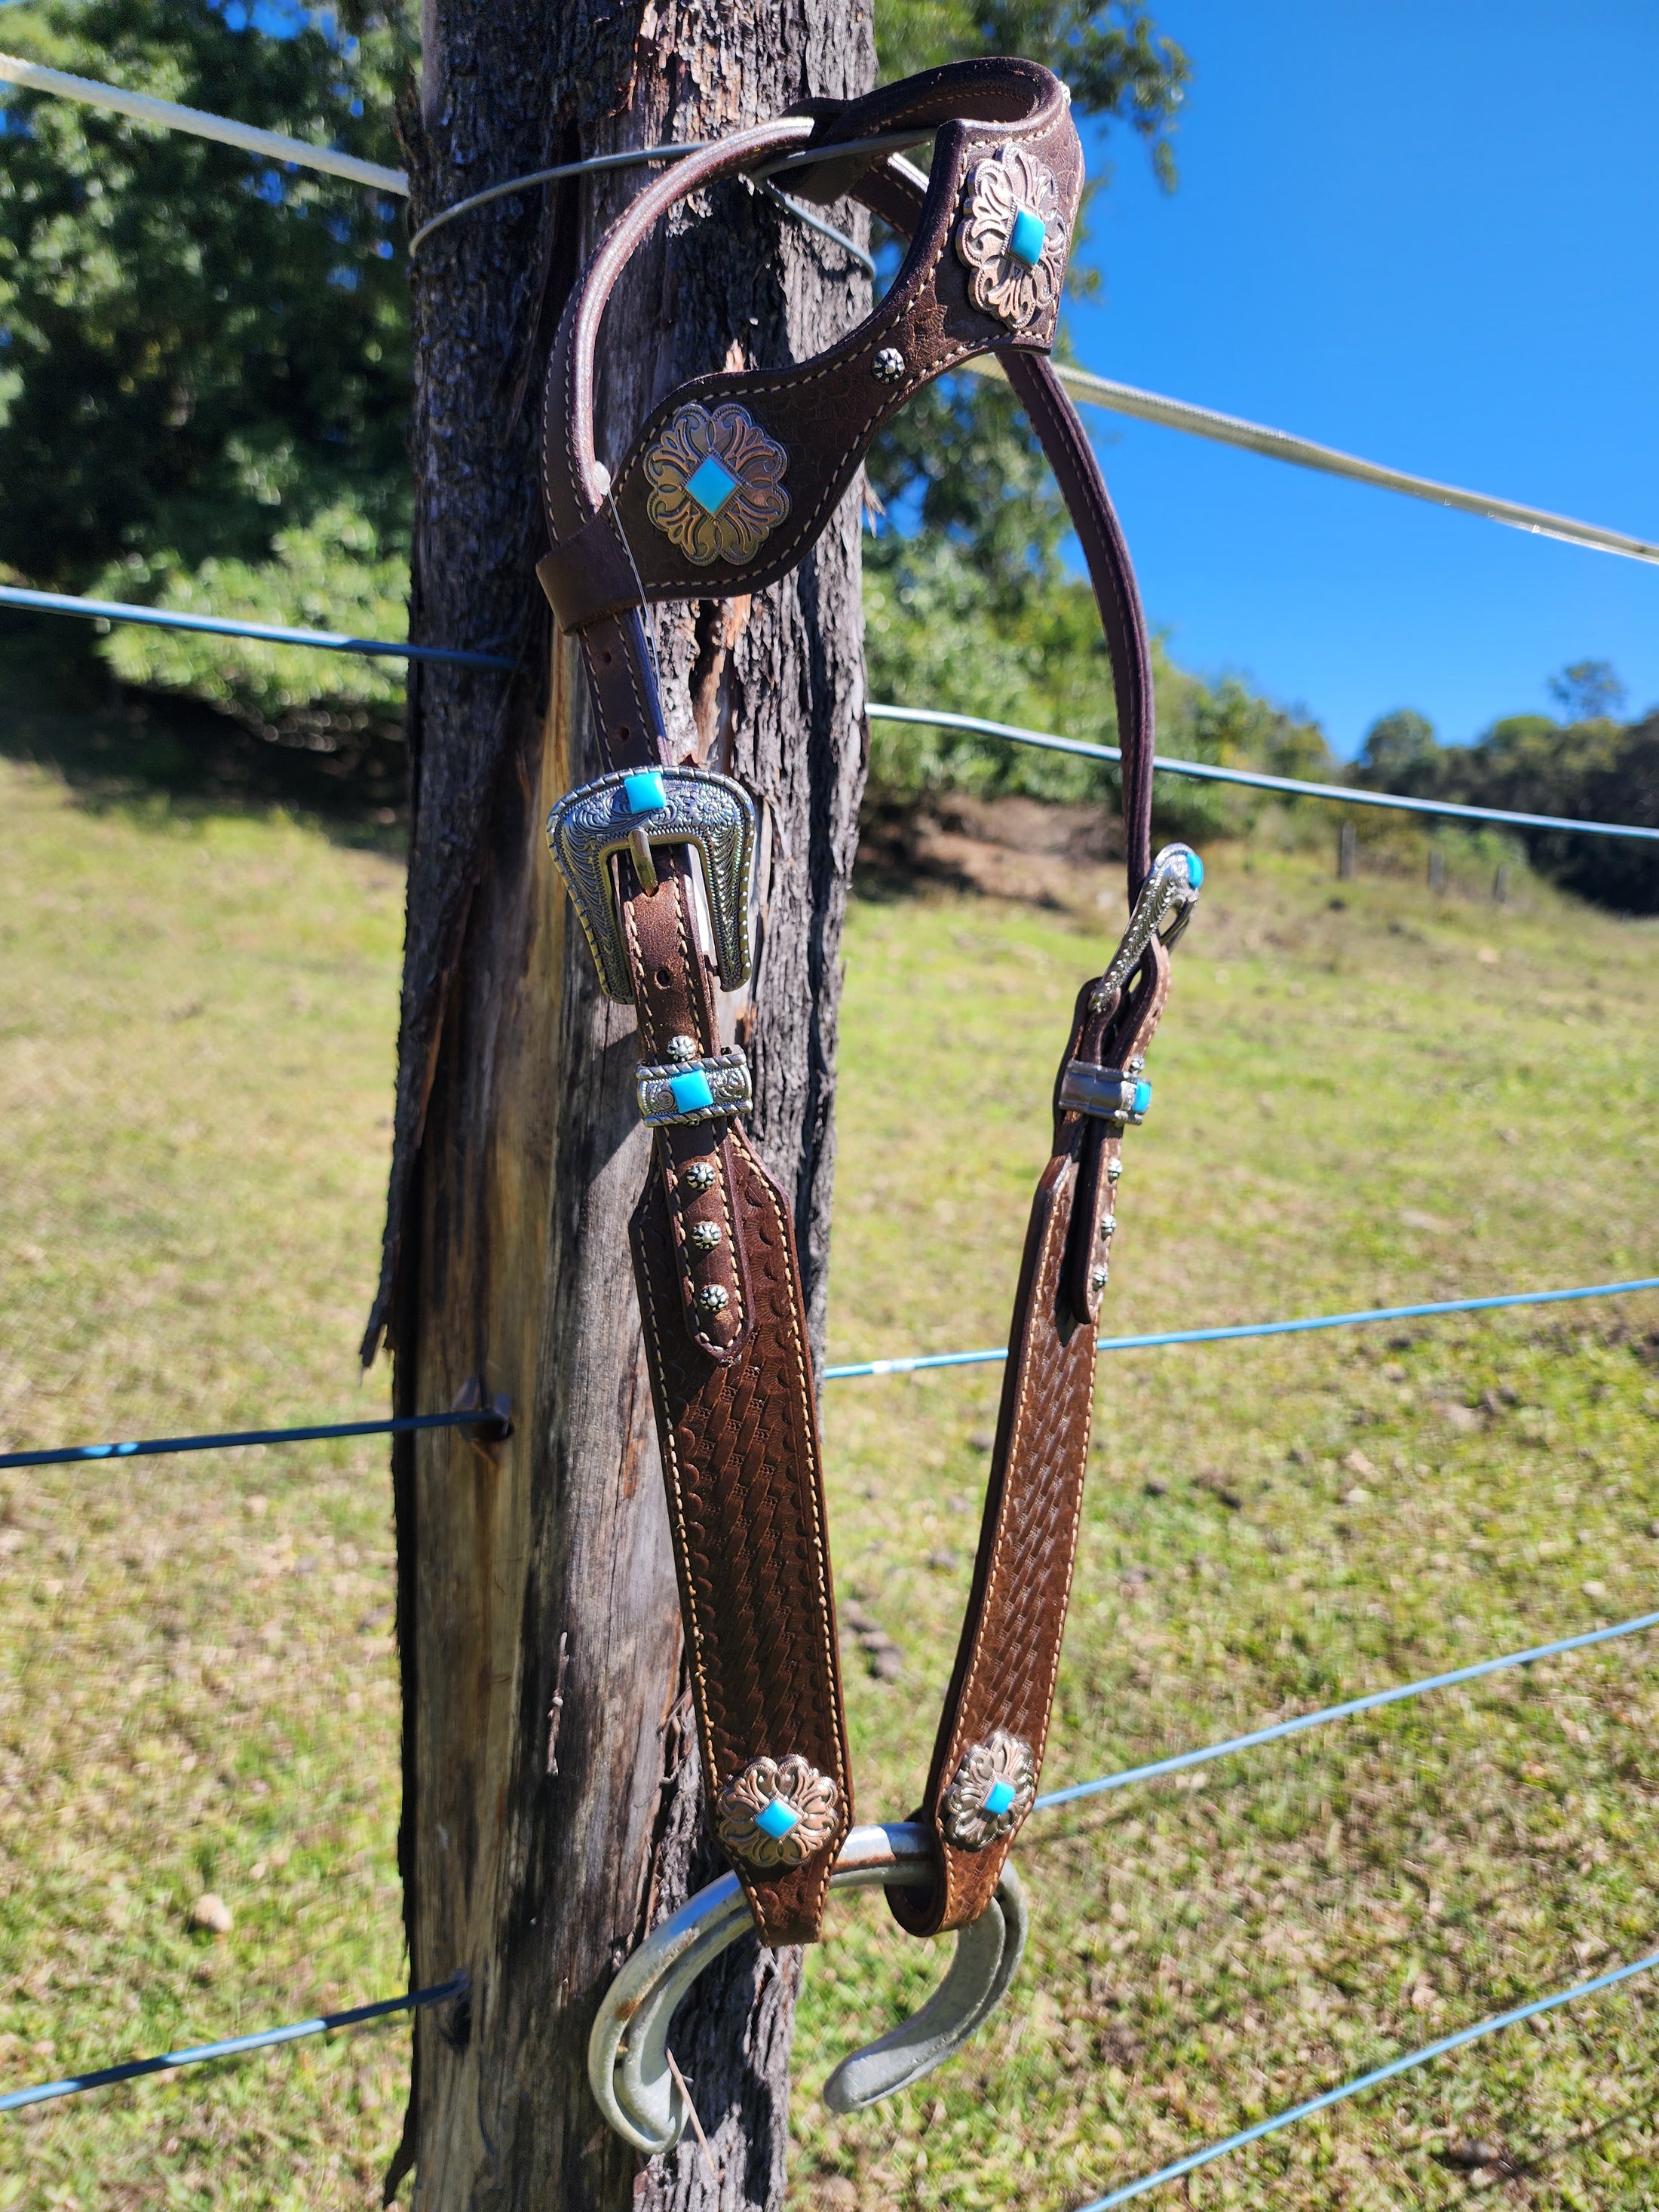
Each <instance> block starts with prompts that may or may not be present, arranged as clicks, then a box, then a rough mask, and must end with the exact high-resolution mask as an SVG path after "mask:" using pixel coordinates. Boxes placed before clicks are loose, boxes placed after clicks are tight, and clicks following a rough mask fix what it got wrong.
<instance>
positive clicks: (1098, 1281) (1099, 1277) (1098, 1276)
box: [1089, 1267, 1112, 1291]
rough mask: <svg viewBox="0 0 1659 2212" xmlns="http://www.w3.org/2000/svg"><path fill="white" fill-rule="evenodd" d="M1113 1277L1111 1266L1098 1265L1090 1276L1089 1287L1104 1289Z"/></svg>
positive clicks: (1097, 1289)
mask: <svg viewBox="0 0 1659 2212" xmlns="http://www.w3.org/2000/svg"><path fill="white" fill-rule="evenodd" d="M1111 1279H1112V1271H1111V1269H1110V1268H1109V1267H1097V1268H1096V1269H1095V1271H1094V1273H1093V1274H1092V1275H1091V1276H1090V1278H1089V1288H1090V1289H1091V1291H1103V1290H1104V1289H1105V1287H1106V1285H1107V1284H1108V1283H1109V1282H1110V1281H1111Z"/></svg>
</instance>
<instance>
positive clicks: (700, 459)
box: [640, 399, 789, 568]
mask: <svg viewBox="0 0 1659 2212" xmlns="http://www.w3.org/2000/svg"><path fill="white" fill-rule="evenodd" d="M640 466H641V473H642V474H643V476H644V477H645V481H646V483H647V484H648V485H649V487H650V489H649V491H648V493H647V496H646V502H645V511H646V513H647V515H648V516H649V518H650V520H652V522H653V523H654V524H655V526H656V527H657V528H658V529H659V530H660V531H661V532H662V534H663V536H664V537H665V538H667V540H668V541H669V543H670V544H671V545H672V546H673V547H674V548H675V549H676V550H677V551H678V552H681V553H683V554H684V556H685V557H686V559H687V560H688V561H692V562H696V564H697V566H698V567H699V568H707V567H708V565H709V564H710V563H711V562H715V561H731V562H745V561H752V560H753V559H754V557H755V556H756V554H757V552H758V551H759V550H760V549H761V547H762V545H763V544H764V543H765V541H766V540H767V538H769V537H770V536H771V534H772V532H774V531H775V529H776V528H777V526H778V525H779V523H781V521H782V520H783V519H784V517H785V515H787V513H788V512H789V495H788V493H787V491H785V489H783V478H784V476H785V473H786V471H787V469H788V466H789V456H788V454H787V453H786V452H785V451H784V449H783V447H781V445H780V444H779V443H778V441H777V440H776V439H775V438H770V437H769V436H768V435H767V434H766V432H765V431H764V430H763V429H762V428H761V427H760V424H759V423H758V422H756V420H755V418H754V416H752V415H750V412H749V410H748V409H747V408H746V407H739V406H738V404H737V402H736V400H734V399H727V400H724V401H722V402H721V404H720V405H719V406H718V407H715V408H713V409H710V408H707V407H700V406H699V405H698V404H697V403H696V400H695V399H688V400H687V401H686V403H685V404H684V406H683V407H677V408H676V409H675V410H674V413H673V416H672V418H671V420H670V422H669V423H668V426H667V428H665V430H663V431H662V432H661V433H660V435H659V436H658V437H657V438H655V439H654V440H653V442H652V444H651V446H650V447H649V449H648V450H647V453H646V455H645V459H643V461H642V462H641V465H640Z"/></svg>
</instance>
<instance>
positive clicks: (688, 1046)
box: [668, 1036, 697, 1060]
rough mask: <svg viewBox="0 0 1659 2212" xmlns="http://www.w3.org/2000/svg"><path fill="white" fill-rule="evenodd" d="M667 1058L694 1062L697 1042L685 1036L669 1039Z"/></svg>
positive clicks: (694, 1038)
mask: <svg viewBox="0 0 1659 2212" xmlns="http://www.w3.org/2000/svg"><path fill="white" fill-rule="evenodd" d="M668 1057H669V1058H670V1060H695V1059H696V1057H697V1040H696V1037H694V1036H671V1037H670V1038H669V1040H668Z"/></svg>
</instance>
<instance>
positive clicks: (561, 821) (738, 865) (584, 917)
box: [547, 768, 755, 1006]
mask: <svg viewBox="0 0 1659 2212" xmlns="http://www.w3.org/2000/svg"><path fill="white" fill-rule="evenodd" d="M650 775H653V776H655V777H657V778H658V779H659V781H660V786H661V790H662V794H663V804H662V805H660V806H657V807H652V808H648V809H646V810H644V811H635V809H634V808H633V807H632V806H631V805H629V793H628V790H627V788H626V787H627V785H628V784H629V781H630V778H629V774H628V773H627V772H626V771H624V770H620V769H619V770H618V771H617V773H615V774H614V775H602V776H599V777H598V778H596V780H595V781H593V782H592V783H584V784H582V785H580V786H579V787H578V788H577V789H576V790H574V791H570V792H567V793H565V795H564V797H563V798H562V799H561V800H560V801H559V803H558V805H556V807H555V808H554V809H553V811H552V812H551V813H550V815H549V816H548V817H547V842H548V843H549V844H550V846H551V847H552V848H553V858H554V860H556V862H557V863H558V869H559V873H560V874H561V875H562V877H563V878H564V881H565V888H566V889H567V890H568V892H569V893H570V897H571V902H572V903H573V904H574V907H575V909H576V912H577V914H578V915H579V916H580V920H581V925H582V931H583V933H584V935H585V936H586V939H587V942H588V946H589V948H590V950H591V951H592V955H593V964H594V966H595V967H596V968H597V969H599V983H600V987H601V988H602V989H603V990H604V992H605V996H606V997H607V998H610V999H617V1000H620V1001H621V1002H622V1003H623V1005H624V1006H628V1005H631V1003H632V1001H633V997H634V978H633V975H632V974H631V973H630V971H629V964H628V948H627V946H626V945H624V944H623V937H622V930H621V927H620V925H619V924H618V922H617V902H616V900H615V899H614V897H613V896H611V867H610V860H611V854H613V853H630V854H633V856H634V859H635V866H639V864H640V861H641V859H643V860H644V861H645V863H646V867H647V868H648V867H649V865H650V852H651V848H653V847H654V846H658V845H695V846H696V848H697V852H698V854H699V856H700V858H701V859H702V880H703V887H704V889H705V890H706V891H707V892H708V911H709V919H710V921H711V922H712V923H713V925H714V957H715V958H716V960H717V961H718V962H719V963H720V981H721V982H722V983H724V984H725V986H726V989H727V990H728V991H733V990H736V988H737V987H738V984H740V983H744V982H746V981H748V979H749V966H750V950H749V879H750V874H751V873H752V872H753V868H754V863H755V803H754V801H753V800H752V799H750V796H749V793H747V792H746V791H745V790H744V787H743V786H742V785H741V784H740V783H734V782H733V781H732V779H731V777H730V776H726V775H715V774H714V772H713V771H712V770H711V769H690V768H663V769H653V770H651V771H650ZM646 780H648V779H642V778H641V776H639V775H635V776H634V777H633V778H632V781H634V782H635V784H636V785H637V784H639V783H640V782H641V781H646ZM644 877H645V869H644V868H641V878H642V879H643V878H644ZM654 880H655V878H654V876H653V877H652V878H650V881H649V882H648V883H647V888H650V887H651V884H653V883H654Z"/></svg>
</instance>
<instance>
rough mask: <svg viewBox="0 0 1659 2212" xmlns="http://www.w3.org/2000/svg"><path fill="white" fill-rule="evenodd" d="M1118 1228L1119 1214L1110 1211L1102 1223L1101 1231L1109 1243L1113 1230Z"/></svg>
mask: <svg viewBox="0 0 1659 2212" xmlns="http://www.w3.org/2000/svg"><path fill="white" fill-rule="evenodd" d="M1116 1228H1117V1216H1116V1215H1115V1213H1109V1214H1108V1215H1107V1217H1106V1218H1105V1219H1104V1221H1103V1222H1102V1223H1101V1225H1100V1233H1101V1235H1102V1237H1104V1238H1105V1240H1106V1242H1107V1243H1110V1242H1111V1239H1112V1236H1113V1232H1114V1231H1115V1230H1116Z"/></svg>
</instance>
